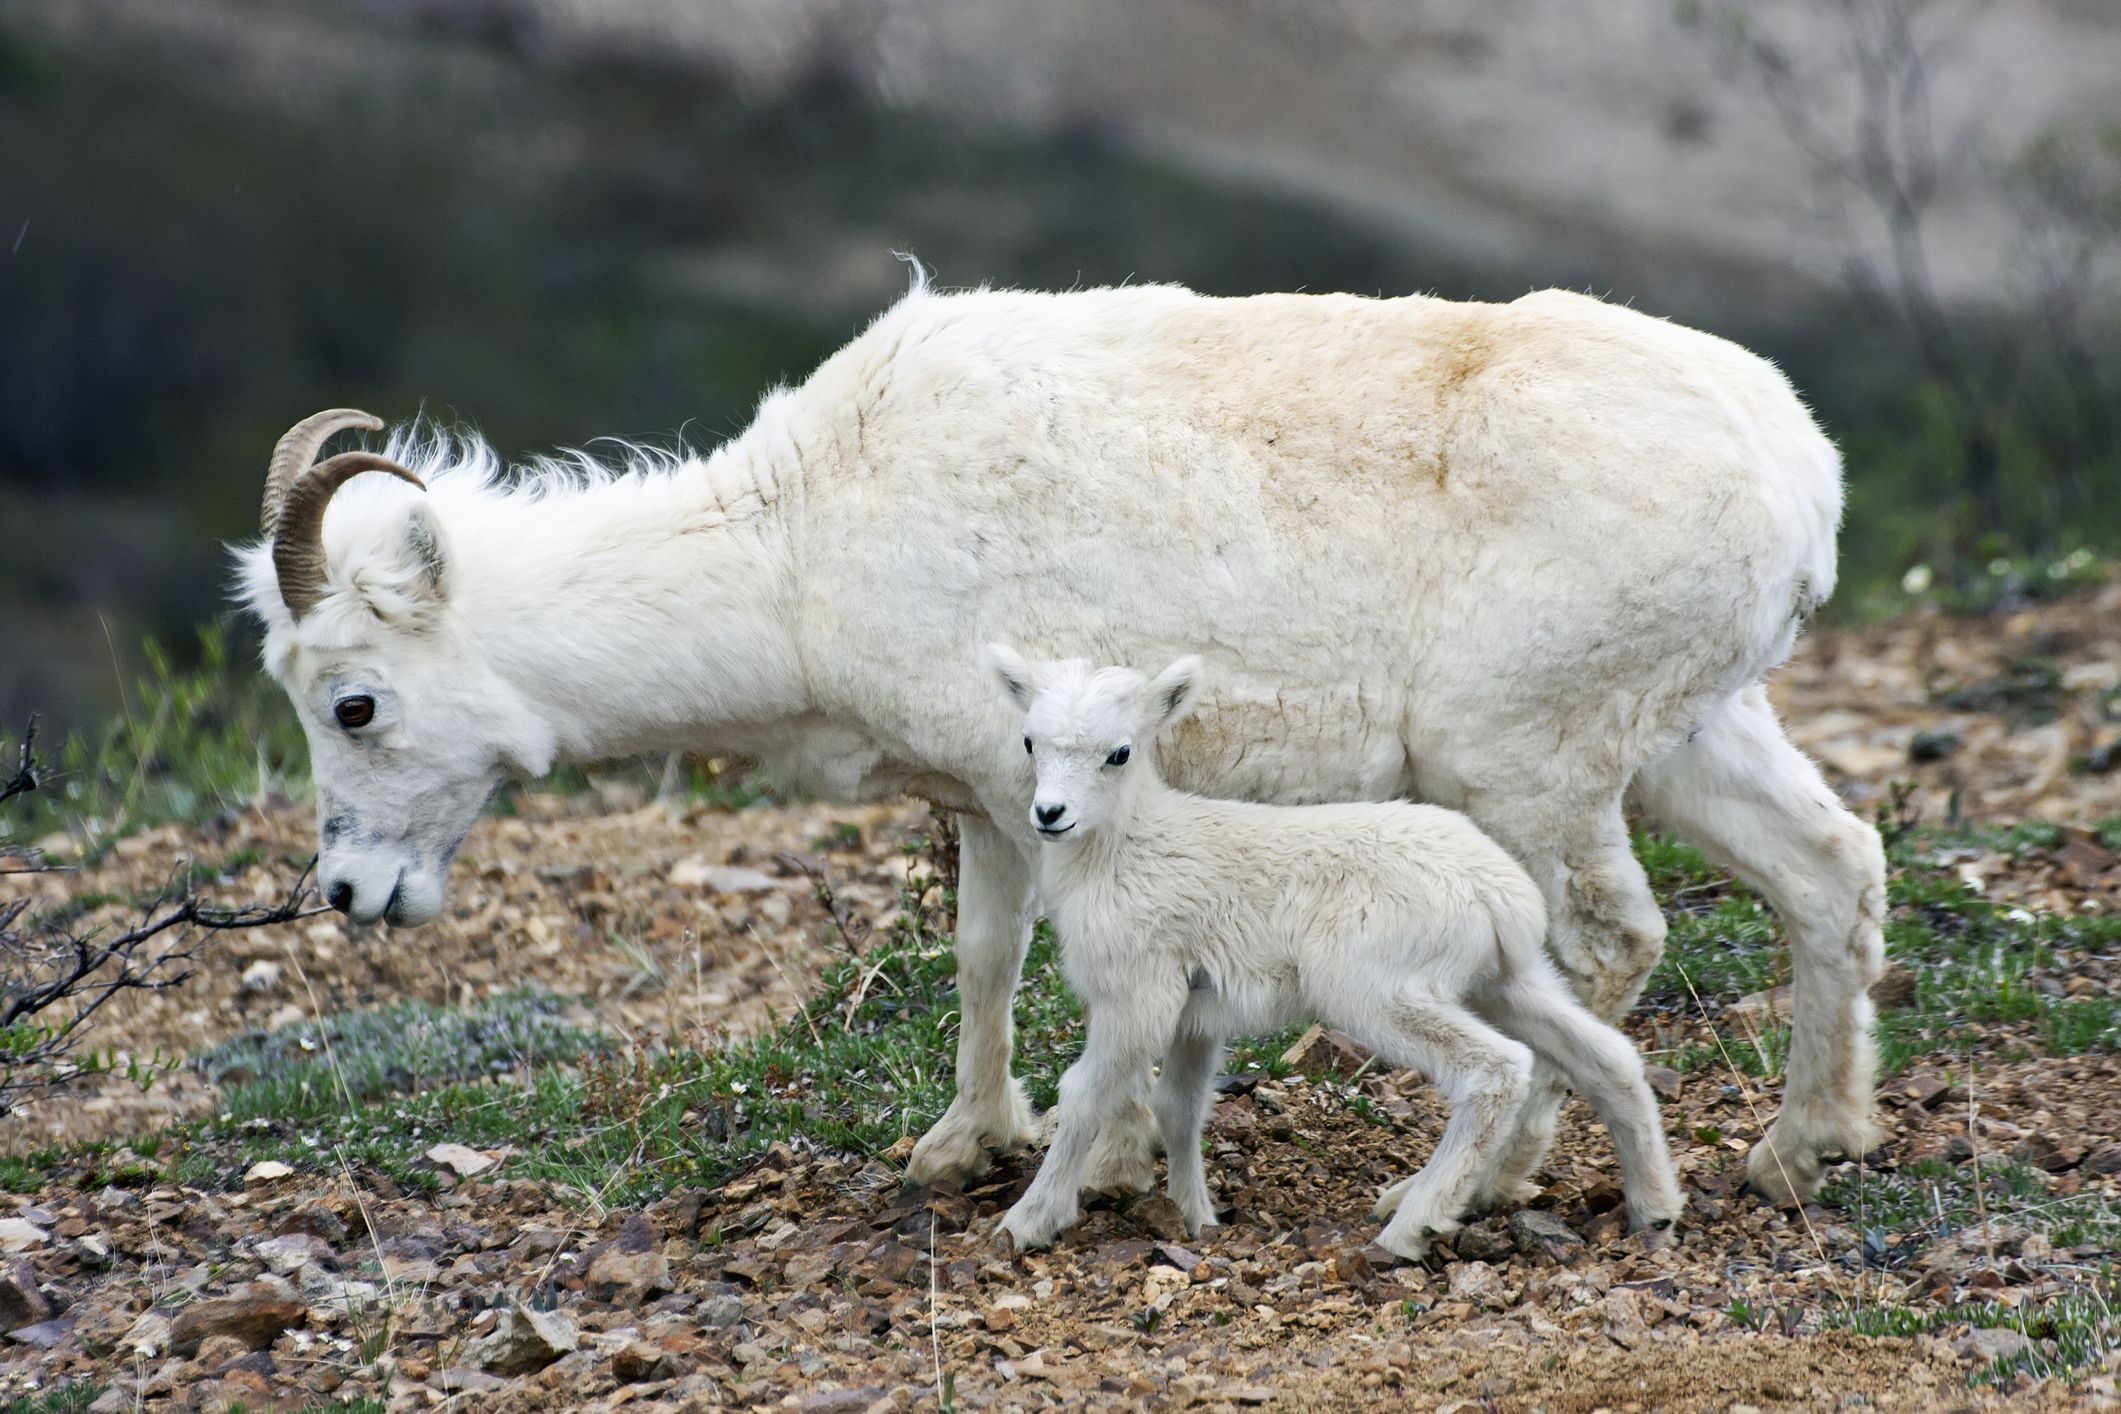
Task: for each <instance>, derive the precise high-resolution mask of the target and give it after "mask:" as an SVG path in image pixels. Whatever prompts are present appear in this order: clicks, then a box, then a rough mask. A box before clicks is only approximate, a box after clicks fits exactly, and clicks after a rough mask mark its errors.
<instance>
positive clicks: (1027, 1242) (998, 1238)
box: [994, 1200, 1068, 1254]
mask: <svg viewBox="0 0 2121 1414" xmlns="http://www.w3.org/2000/svg"><path fill="white" fill-rule="evenodd" d="M1023 1207H1024V1204H1023V1202H1022V1200H1018V1202H1017V1205H1016V1206H1015V1207H1014V1208H1011V1209H1010V1210H1009V1211H1008V1212H1007V1213H1005V1214H1003V1216H1002V1220H1001V1222H1000V1224H999V1225H998V1226H996V1228H995V1229H994V1245H995V1247H996V1248H997V1249H998V1250H1000V1251H1001V1252H1002V1253H1004V1254H1012V1253H1017V1252H1035V1251H1037V1250H1039V1249H1040V1248H1042V1247H1051V1246H1052V1245H1053V1239H1054V1238H1056V1237H1058V1236H1060V1234H1061V1230H1062V1229H1063V1228H1065V1227H1067V1226H1068V1223H1067V1222H1066V1221H1056V1220H1054V1219H1052V1218H1050V1217H1046V1216H1044V1215H1042V1214H1035V1213H1026V1212H1024V1211H1023Z"/></svg>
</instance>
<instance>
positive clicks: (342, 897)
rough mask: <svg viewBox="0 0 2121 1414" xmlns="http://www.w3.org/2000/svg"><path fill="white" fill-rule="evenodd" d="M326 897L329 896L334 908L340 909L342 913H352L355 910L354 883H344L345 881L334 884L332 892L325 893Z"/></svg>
mask: <svg viewBox="0 0 2121 1414" xmlns="http://www.w3.org/2000/svg"><path fill="white" fill-rule="evenodd" d="M325 897H326V898H327V899H328V900H329V901H330V903H331V906H332V907H333V908H336V909H338V910H339V912H341V913H351V912H353V885H352V884H348V883H343V882H342V883H337V884H333V885H332V886H331V892H330V893H328V894H327V895H325Z"/></svg>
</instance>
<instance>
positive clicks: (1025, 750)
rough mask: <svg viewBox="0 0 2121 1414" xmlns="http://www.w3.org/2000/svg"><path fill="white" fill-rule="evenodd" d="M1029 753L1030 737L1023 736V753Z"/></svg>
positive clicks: (1027, 754)
mask: <svg viewBox="0 0 2121 1414" xmlns="http://www.w3.org/2000/svg"><path fill="white" fill-rule="evenodd" d="M1030 754H1031V738H1030V737H1025V738H1024V755H1026V756H1029V755H1030Z"/></svg>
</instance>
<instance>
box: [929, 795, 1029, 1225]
mask: <svg viewBox="0 0 2121 1414" xmlns="http://www.w3.org/2000/svg"><path fill="white" fill-rule="evenodd" d="M957 818H958V851H959V853H958V888H957V994H958V1007H959V1021H958V1037H957V1096H956V1098H954V1099H953V1100H951V1102H950V1108H949V1109H948V1110H947V1111H945V1112H944V1114H943V1117H942V1118H941V1119H940V1120H938V1121H936V1124H935V1127H934V1128H932V1129H930V1130H929V1131H928V1132H927V1134H925V1135H923V1136H922V1138H921V1141H920V1143H919V1144H917V1145H915V1146H914V1150H913V1158H912V1161H911V1162H909V1163H908V1164H907V1165H906V1176H907V1177H908V1178H911V1179H912V1180H913V1181H914V1182H916V1183H936V1182H940V1181H941V1180H944V1179H949V1180H952V1181H953V1182H959V1183H962V1182H964V1181H965V1180H966V1179H969V1178H973V1177H976V1176H977V1175H979V1174H982V1173H985V1172H986V1171H987V1169H988V1168H989V1167H990V1166H991V1165H992V1164H993V1160H992V1159H991V1158H990V1157H989V1155H988V1151H989V1150H990V1149H1000V1150H1004V1151H1006V1150H1010V1149H1019V1148H1022V1147H1023V1146H1025V1145H1027V1144H1029V1143H1030V1142H1031V1141H1032V1140H1033V1139H1034V1138H1036V1137H1037V1121H1036V1119H1035V1118H1034V1116H1033V1115H1032V1112H1031V1102H1030V1100H1029V1099H1028V1098H1026V1097H1025V1095H1024V1087H1023V1086H1022V1085H1021V1084H1019V1083H1018V1082H1017V1080H1016V1078H1015V1077H1014V1076H1012V1075H1010V1073H1009V1057H1010V1052H1011V1050H1012V1048H1013V1046H1014V1037H1013V1029H1012V1016H1011V1006H1012V1003H1013V1000H1014V998H1015V996H1016V984H1017V982H1018V981H1019V980H1020V979H1021V978H1022V976H1023V971H1024V951H1025V949H1026V948H1028V947H1029V946H1030V943H1031V862H1030V860H1028V859H1027V858H1025V857H1024V853H1023V851H1022V850H1021V849H1020V848H1018V846H1017V845H1015V844H1014V843H1012V842H1011V841H1010V839H1009V837H1008V836H1007V835H1005V834H1003V833H1002V832H1001V831H1000V830H997V829H996V828H995V827H994V826H993V824H991V823H990V822H988V821H986V820H982V819H979V818H977V817H974V816H970V815H960V816H958V817H957Z"/></svg>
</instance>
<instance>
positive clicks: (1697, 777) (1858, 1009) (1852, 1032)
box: [1636, 686, 1885, 1203]
mask: <svg viewBox="0 0 2121 1414" xmlns="http://www.w3.org/2000/svg"><path fill="white" fill-rule="evenodd" d="M1636 789H1637V794H1638V797H1639V798H1640V800H1641V801H1642V804H1643V805H1644V806H1645V807H1646V808H1647V809H1648V810H1649V812H1650V813H1651V814H1653V815H1655V816H1656V817H1657V818H1658V819H1659V820H1662V821H1663V822H1664V823H1665V824H1666V825H1668V826H1670V827H1671V828H1672V829H1673V830H1674V831H1676V832H1677V833H1678V834H1680V835H1682V836H1684V837H1685V838H1687V839H1689V840H1692V841H1693V842H1694V843H1695V844H1696V845H1698V846H1700V848H1701V850H1702V852H1703V853H1704V854H1706V855H1708V856H1709V857H1710V858H1711V859H1713V860H1715V861H1716V862H1718V863H1719V864H1722V865H1725V866H1726V867H1728V868H1729V869H1730V870H1731V871H1732V872H1733V873H1735V874H1737V875H1738V877H1739V878H1741V879H1743V880H1745V882H1746V883H1747V884H1748V885H1750V886H1751V887H1752V888H1754V889H1756V890H1758V891H1759V892H1760V893H1761V894H1762V895H1764V896H1765V897H1766V898H1767V901H1768V903H1769V904H1770V905H1772V906H1773V907H1774V910H1775V912H1776V914H1777V915H1778V916H1780V918H1781V919H1782V926H1783V928H1784V929H1785V930H1786V931H1787V932H1788V934H1789V939H1790V957H1791V961H1792V964H1793V966H1794V970H1795V972H1796V978H1795V985H1794V991H1795V998H1794V1000H1795V1007H1794V1010H1795V1012H1796V1015H1795V1017H1794V1019H1793V1024H1792V1026H1791V1030H1790V1059H1789V1067H1788V1078H1787V1081H1786V1082H1785V1084H1784V1086H1783V1105H1782V1114H1781V1116H1780V1117H1779V1118H1778V1119H1777V1120H1776V1121H1775V1122H1774V1124H1773V1125H1771V1126H1769V1128H1768V1132H1767V1134H1766V1136H1765V1137H1764V1138H1763V1139H1762V1140H1761V1142H1760V1143H1758V1144H1756V1145H1754V1146H1753V1152H1752V1156H1751V1157H1750V1158H1749V1159H1748V1160H1747V1165H1746V1168H1747V1182H1748V1183H1749V1184H1750V1185H1751V1186H1752V1187H1753V1188H1754V1189H1755V1190H1756V1191H1757V1192H1760V1193H1762V1194H1763V1195H1765V1196H1767V1197H1769V1198H1771V1199H1773V1200H1775V1201H1777V1202H1785V1203H1787V1202H1794V1201H1798V1200H1801V1199H1804V1198H1808V1197H1810V1196H1811V1194H1812V1193H1813V1192H1814V1191H1815V1190H1817V1188H1818V1186H1819V1181H1820V1179H1821V1177H1822V1176H1823V1175H1824V1174H1825V1171H1826V1163H1827V1159H1828V1157H1829V1156H1831V1155H1843V1156H1846V1157H1849V1158H1855V1157H1857V1156H1858V1155H1861V1154H1863V1153H1866V1152H1867V1151H1868V1150H1869V1149H1870V1148H1871V1146H1872V1145H1874V1144H1876V1143H1877V1142H1878V1134H1879V1131H1878V1127H1877V1125H1876V1124H1875V1123H1874V1122H1873V1118H1872V1109H1871V1107H1872V1103H1873V1097H1872V1086H1873V1083H1874V1082H1875V1080H1876V1076H1877V1066H1878V1056H1877V1049H1876V1047H1875V1046H1874V1044H1873V1043H1872V1040H1871V1031H1870V1028H1871V1001H1870V986H1871V984H1872V983H1873V982H1875V981H1877V980H1878V974H1879V972H1880V971H1881V970H1882V969H1883V968H1884V966H1885V948H1884V942H1883V940H1882V938H1881V936H1880V927H1881V924H1882V922H1883V919H1884V916H1885V856H1884V852H1883V851H1882V850H1881V849H1880V847H1879V843H1878V832H1877V831H1875V830H1873V829H1872V828H1871V827H1870V826H1869V825H1866V824H1865V823H1863V821H1861V820H1859V819H1857V818H1856V817H1855V816H1854V815H1852V814H1850V813H1849V811H1848V809H1847V808H1846V807H1844V806H1843V805H1842V804H1841V801H1840V800H1839V799H1838V798H1837V797H1836V796H1835V795H1834V793H1833V791H1832V790H1830V789H1828V787H1827V784H1826V782H1825V781H1824V780H1822V779H1821V778H1820V775H1819V770H1818V768H1817V767H1816V766H1814V765H1813V764H1812V763H1811V761H1810V760H1808V759H1807V758H1806V757H1805V755H1804V754H1803V753H1802V752H1800V751H1799V750H1797V748H1796V747H1794V746H1792V745H1790V743H1789V741H1788V739H1787V738H1785V737H1784V736H1783V734H1782V727H1781V724H1780V723H1778V722H1777V721H1776V720H1775V713H1774V709H1773V708H1772V707H1770V706H1769V705H1768V700H1767V690H1766V688H1764V687H1760V686H1754V687H1750V688H1747V689H1746V690H1745V691H1744V692H1742V693H1740V694H1738V695H1737V696H1736V697H1734V698H1732V699H1730V700H1729V701H1728V702H1726V703H1724V704H1723V706H1722V707H1721V708H1720V709H1719V710H1718V711H1716V712H1715V713H1713V714H1712V715H1710V717H1709V718H1708V719H1707V720H1706V721H1705V722H1704V723H1703V724H1702V727H1701V730H1700V731H1699V732H1697V733H1695V736H1694V739H1693V740H1691V741H1689V742H1688V743H1687V744H1686V745H1684V746H1682V747H1680V748H1679V749H1678V750H1676V751H1674V752H1673V753H1672V754H1671V755H1670V756H1667V757H1666V758H1664V759H1663V760H1662V761H1659V762H1657V763H1656V764H1655V765H1653V766H1650V767H1648V768H1646V769H1644V771H1643V772H1642V774H1641V775H1640V776H1639V777H1638V778H1637V780H1636Z"/></svg>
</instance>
